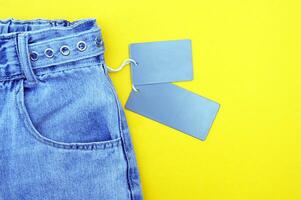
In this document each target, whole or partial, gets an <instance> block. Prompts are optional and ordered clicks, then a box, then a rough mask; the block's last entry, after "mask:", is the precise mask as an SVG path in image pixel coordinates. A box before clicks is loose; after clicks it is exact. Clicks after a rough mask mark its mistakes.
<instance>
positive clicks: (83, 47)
mask: <svg viewBox="0 0 301 200" xmlns="http://www.w3.org/2000/svg"><path fill="white" fill-rule="evenodd" d="M76 48H77V49H78V50H79V51H85V50H86V49H87V44H86V43H85V42H84V41H79V42H78V43H77V44H76Z"/></svg>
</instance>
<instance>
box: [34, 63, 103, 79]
mask: <svg viewBox="0 0 301 200" xmlns="http://www.w3.org/2000/svg"><path fill="white" fill-rule="evenodd" d="M85 64H87V65H85V66H80V67H71V68H67V69H62V70H57V71H51V72H48V73H37V74H36V75H37V76H38V77H39V76H44V75H52V74H57V73H60V72H66V71H74V70H77V69H84V68H90V67H95V66H98V65H99V63H97V62H87V63H85Z"/></svg>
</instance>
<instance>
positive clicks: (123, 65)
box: [105, 58, 138, 92]
mask: <svg viewBox="0 0 301 200" xmlns="http://www.w3.org/2000/svg"><path fill="white" fill-rule="evenodd" d="M130 63H133V64H134V65H135V66H138V63H137V62H136V61H135V60H133V59H131V58H127V59H125V60H124V61H123V62H122V63H121V65H119V67H117V68H111V67H109V66H108V65H105V67H106V68H107V69H108V72H113V73H115V72H119V71H121V70H122V69H123V68H124V67H125V66H127V65H128V64H130ZM130 75H131V84H132V89H133V90H134V91H135V92H138V90H137V89H136V87H135V85H134V83H133V78H132V71H131V72H130Z"/></svg>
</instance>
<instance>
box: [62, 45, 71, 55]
mask: <svg viewBox="0 0 301 200" xmlns="http://www.w3.org/2000/svg"><path fill="white" fill-rule="evenodd" d="M60 52H61V54H63V55H64V56H68V55H69V54H70V47H69V46H67V45H63V46H61V48H60Z"/></svg>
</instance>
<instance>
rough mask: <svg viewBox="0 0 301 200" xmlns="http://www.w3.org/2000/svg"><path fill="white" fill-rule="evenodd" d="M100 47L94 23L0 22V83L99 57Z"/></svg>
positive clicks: (100, 42) (53, 21)
mask: <svg viewBox="0 0 301 200" xmlns="http://www.w3.org/2000/svg"><path fill="white" fill-rule="evenodd" d="M103 52H104V45H103V40H102V36H101V31H100V28H99V27H98V26H97V23H96V20H95V19H83V20H78V21H74V22H69V21H67V20H43V19H36V20H15V19H8V20H0V81H1V80H7V79H13V78H16V77H18V76H24V75H25V77H26V73H27V74H28V72H26V70H35V69H41V68H45V67H49V66H54V65H59V64H64V63H68V62H72V61H78V60H82V59H87V58H91V57H95V56H101V57H103V56H102V55H103Z"/></svg>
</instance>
